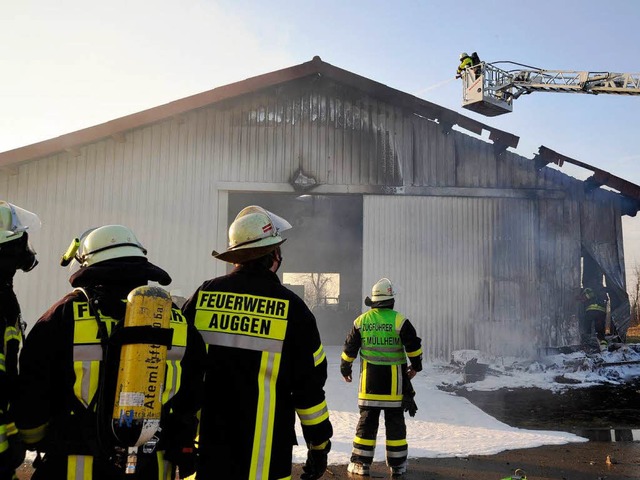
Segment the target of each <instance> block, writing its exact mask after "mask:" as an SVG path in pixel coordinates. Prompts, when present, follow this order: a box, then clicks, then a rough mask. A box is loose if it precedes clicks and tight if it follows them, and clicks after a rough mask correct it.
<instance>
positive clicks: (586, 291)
mask: <svg viewBox="0 0 640 480" xmlns="http://www.w3.org/2000/svg"><path fill="white" fill-rule="evenodd" d="M580 300H581V302H582V304H583V306H584V315H583V317H582V319H583V320H582V324H581V328H580V333H581V336H582V341H583V343H587V341H588V338H589V337H590V336H591V334H592V332H593V330H594V329H595V332H596V338H597V340H598V345H599V347H600V350H606V349H607V339H606V337H605V333H606V327H607V304H608V303H609V299H608V297H607V293H606V291H605V289H604V288H603V287H602V286H599V287H596V288H591V287H585V288H583V289H582V292H581V294H580Z"/></svg>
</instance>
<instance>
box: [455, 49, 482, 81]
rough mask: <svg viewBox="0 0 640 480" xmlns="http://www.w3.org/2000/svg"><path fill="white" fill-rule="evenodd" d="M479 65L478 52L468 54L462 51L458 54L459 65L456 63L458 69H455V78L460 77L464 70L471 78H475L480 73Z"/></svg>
mask: <svg viewBox="0 0 640 480" xmlns="http://www.w3.org/2000/svg"><path fill="white" fill-rule="evenodd" d="M479 65H480V57H478V54H477V53H476V52H473V53H472V54H471V55H469V54H468V53H467V52H462V53H461V54H460V65H458V70H456V78H462V74H463V72H464V71H465V70H466V71H467V73H468V74H469V75H471V80H475V79H476V78H477V76H478V75H479V74H480V70H479V69H480V67H479ZM469 67H476V68H469Z"/></svg>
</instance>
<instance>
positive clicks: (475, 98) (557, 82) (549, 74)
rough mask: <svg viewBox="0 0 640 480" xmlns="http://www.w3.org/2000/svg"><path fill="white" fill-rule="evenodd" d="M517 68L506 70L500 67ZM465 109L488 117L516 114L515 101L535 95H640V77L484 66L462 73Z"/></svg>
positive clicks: (517, 65) (489, 64)
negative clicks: (543, 93)
mask: <svg viewBox="0 0 640 480" xmlns="http://www.w3.org/2000/svg"><path fill="white" fill-rule="evenodd" d="M502 63H507V64H511V65H513V66H516V67H517V68H514V69H510V70H504V69H502V68H500V67H498V66H497V64H502ZM462 92H463V100H462V106H463V108H466V109H468V110H471V111H474V112H476V113H480V114H482V115H485V116H487V117H495V116H497V115H502V114H504V113H510V112H512V111H513V101H514V100H516V99H517V98H519V97H520V96H521V95H525V94H529V93H533V92H560V93H587V94H591V95H600V94H613V95H640V73H612V72H577V71H570V70H544V69H541V68H535V67H529V66H527V65H522V64H518V63H515V62H493V63H486V62H481V63H479V64H478V65H474V66H471V67H467V68H466V69H465V70H464V71H463V72H462Z"/></svg>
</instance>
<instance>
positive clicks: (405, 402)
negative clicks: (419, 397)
mask: <svg viewBox="0 0 640 480" xmlns="http://www.w3.org/2000/svg"><path fill="white" fill-rule="evenodd" d="M415 396H416V392H415V391H414V390H413V389H411V391H410V392H405V393H404V394H403V395H402V409H403V410H404V411H405V412H408V413H409V416H410V417H415V416H416V412H417V411H418V405H416V401H415V400H414V397H415Z"/></svg>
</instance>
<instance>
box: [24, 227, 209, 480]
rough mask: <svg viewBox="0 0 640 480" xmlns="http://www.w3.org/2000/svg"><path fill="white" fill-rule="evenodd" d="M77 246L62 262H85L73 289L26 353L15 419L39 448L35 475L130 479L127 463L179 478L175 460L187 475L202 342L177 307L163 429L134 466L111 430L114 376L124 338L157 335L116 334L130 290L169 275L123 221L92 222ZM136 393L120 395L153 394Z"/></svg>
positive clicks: (153, 479) (142, 475)
mask: <svg viewBox="0 0 640 480" xmlns="http://www.w3.org/2000/svg"><path fill="white" fill-rule="evenodd" d="M74 244H75V247H74V248H70V250H69V251H67V253H66V254H65V255H64V256H63V260H62V261H61V264H63V265H64V264H68V262H69V259H70V258H74V261H73V262H72V266H74V265H76V266H79V268H78V269H77V270H76V271H75V273H73V274H72V275H71V276H70V279H69V281H70V283H71V286H72V287H74V290H73V291H72V292H71V293H69V294H67V295H65V296H64V297H63V298H62V299H61V300H59V301H58V302H56V303H55V304H54V305H53V306H52V307H51V308H49V310H47V311H46V312H45V313H44V315H43V316H42V317H41V318H40V319H39V320H38V322H37V323H36V324H35V325H34V326H33V328H32V330H31V331H30V332H29V334H28V335H27V338H26V339H25V342H24V348H23V350H22V353H21V354H20V374H19V381H18V383H19V398H18V401H19V403H18V408H16V423H17V425H18V428H19V429H20V434H21V436H22V438H23V440H24V442H25V444H26V446H27V448H28V449H29V450H36V451H37V452H38V453H37V457H36V460H35V461H34V467H35V473H34V474H33V477H32V478H33V480H38V479H63V478H64V479H69V480H107V479H108V480H111V479H118V478H124V477H125V475H124V472H125V468H128V473H129V472H131V471H135V473H132V474H127V475H126V478H130V479H145V480H147V479H149V480H173V479H174V478H175V474H176V466H177V467H178V468H179V471H180V478H184V477H186V476H188V475H189V474H192V473H193V472H194V471H195V464H196V459H195V455H196V452H195V447H194V438H195V435H196V429H197V418H196V413H197V410H198V408H199V401H200V398H201V397H200V394H199V388H200V386H201V383H199V382H200V379H201V378H202V373H203V372H202V371H201V368H200V366H199V365H200V364H201V363H202V361H203V359H204V353H205V351H204V348H205V346H204V343H203V342H202V339H201V338H200V336H199V335H198V332H197V331H196V330H195V329H194V328H193V327H188V324H187V323H186V321H185V319H184V317H183V316H182V314H181V312H180V310H178V309H177V308H176V307H175V306H174V307H173V310H172V318H171V320H170V327H171V330H172V335H171V336H170V337H169V340H166V338H165V341H166V343H162V344H163V345H167V347H168V348H169V350H168V353H167V356H166V374H165V378H164V379H162V380H161V382H162V383H163V384H164V385H160V387H161V388H162V396H161V401H162V404H163V406H162V413H161V420H160V430H158V431H157V432H156V433H155V435H154V436H153V438H151V440H149V441H148V442H146V443H145V444H144V445H142V446H140V447H139V448H137V451H136V449H135V448H134V458H135V459H136V463H135V464H134V468H131V467H132V465H131V457H127V453H128V452H127V451H126V450H125V449H124V448H123V447H122V445H121V444H118V443H117V439H115V437H114V435H113V434H112V431H111V415H112V411H113V404H114V399H115V395H116V382H117V379H116V377H115V376H117V375H118V362H119V358H120V357H119V352H120V349H121V348H122V347H123V345H124V344H149V343H150V340H151V339H149V338H144V336H143V337H142V338H139V339H138V340H137V341H135V339H134V340H128V341H124V340H123V341H122V343H121V344H118V342H116V341H115V340H114V339H116V338H120V339H122V338H123V336H122V332H123V331H124V330H126V329H124V327H123V324H124V321H123V319H124V316H125V311H126V309H127V306H126V302H127V300H126V299H127V296H128V294H129V293H130V292H131V291H132V290H133V289H135V288H137V287H140V286H143V285H147V283H148V282H158V283H159V284H161V285H168V284H169V283H171V277H170V276H169V275H168V274H167V272H165V271H164V270H162V269H161V268H159V267H157V266H156V265H154V264H152V263H151V262H149V261H148V260H147V258H146V250H145V249H144V247H143V246H142V245H141V244H140V242H139V241H138V240H137V238H136V236H135V235H134V233H133V232H132V231H131V230H130V229H129V228H127V227H125V226H122V225H105V226H102V227H99V228H96V229H93V230H91V231H89V232H88V233H87V234H85V235H83V236H82V237H81V238H80V239H74V243H72V246H73V245H74ZM76 250H77V251H76ZM76 262H77V263H76ZM164 330H165V331H168V330H169V329H164ZM169 333H171V332H169ZM144 335H149V334H148V333H145V334H144ZM153 342H154V343H156V342H161V340H158V339H153ZM161 361H162V360H161ZM114 362H115V363H114ZM149 378H150V379H151V378H152V377H149ZM149 388H150V389H152V388H153V391H156V389H157V388H158V387H157V386H150V387H149ZM150 391H151V390H150ZM130 395H131V396H130V397H127V398H123V397H119V400H120V401H126V402H129V405H132V406H133V405H139V402H142V401H144V400H146V396H145V399H141V398H139V397H134V396H133V394H130ZM42 454H44V457H42V456H41V455H42ZM127 461H129V464H128V465H127Z"/></svg>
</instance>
